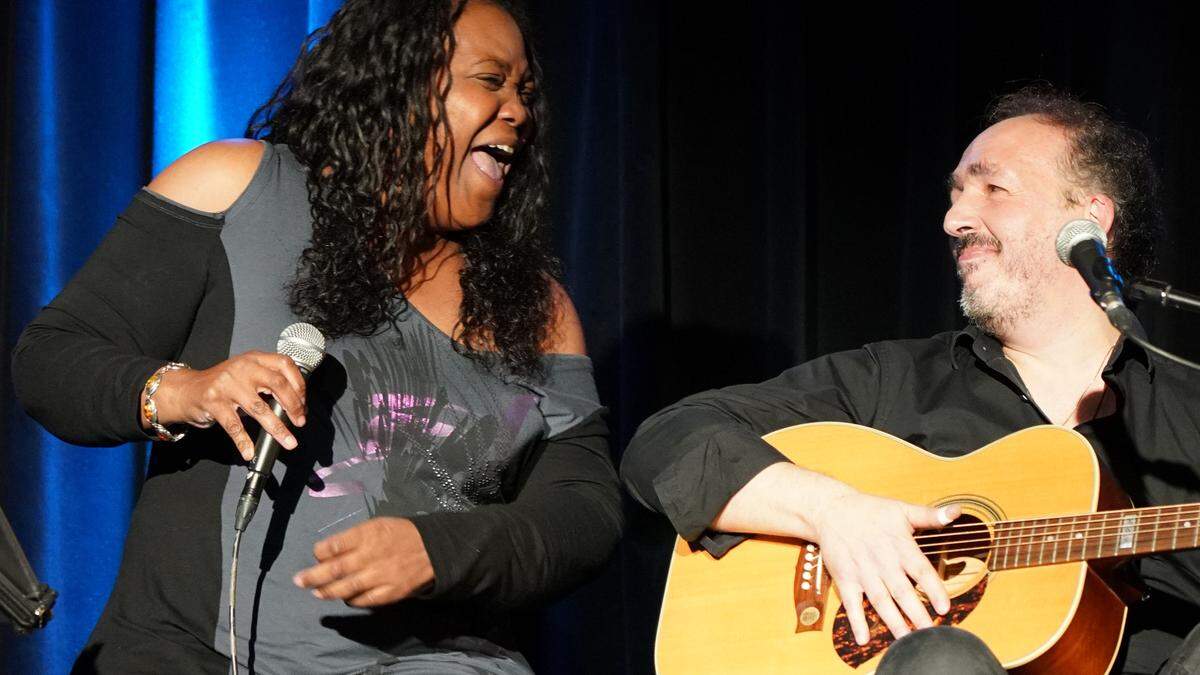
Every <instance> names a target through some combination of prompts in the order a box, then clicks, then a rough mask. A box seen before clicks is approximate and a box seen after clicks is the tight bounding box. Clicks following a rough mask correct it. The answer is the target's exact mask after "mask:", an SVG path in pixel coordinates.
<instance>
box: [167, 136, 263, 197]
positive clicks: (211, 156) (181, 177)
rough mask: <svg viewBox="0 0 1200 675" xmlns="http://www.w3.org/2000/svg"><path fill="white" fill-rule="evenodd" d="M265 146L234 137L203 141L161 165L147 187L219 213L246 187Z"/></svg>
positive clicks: (259, 142)
mask: <svg viewBox="0 0 1200 675" xmlns="http://www.w3.org/2000/svg"><path fill="white" fill-rule="evenodd" d="M265 150H266V148H265V146H264V144H263V142H261V141H256V140H251V139H246V138H234V139H226V140H221V141H213V142H211V143H205V144H204V145H201V146H199V147H197V148H196V149H194V150H192V151H191V152H189V153H187V154H186V155H184V156H182V157H180V158H179V159H177V160H175V161H174V162H172V163H171V165H170V166H168V167H167V168H165V169H163V170H162V171H161V172H160V173H159V174H158V175H157V176H155V177H154V180H152V181H150V184H149V185H147V186H146V189H147V190H149V191H150V192H153V193H154V194H157V195H160V196H162V197H166V198H167V199H169V200H171V201H174V202H177V203H179V204H182V205H184V206H186V207H188V208H192V209H195V210H197V211H204V212H207V213H222V212H224V211H226V210H227V209H228V208H229V207H230V206H232V205H233V203H234V202H235V201H237V198H238V197H240V196H241V194H242V193H243V192H245V191H246V187H247V186H248V185H249V184H250V181H251V179H252V178H253V177H254V174H255V172H256V171H257V170H258V167H259V164H260V163H261V162H262V159H263V154H264V152H265Z"/></svg>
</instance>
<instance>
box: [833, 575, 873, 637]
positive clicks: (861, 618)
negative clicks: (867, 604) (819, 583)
mask: <svg viewBox="0 0 1200 675" xmlns="http://www.w3.org/2000/svg"><path fill="white" fill-rule="evenodd" d="M834 581H835V583H837V589H838V595H839V596H840V597H841V599H842V606H843V607H844V608H845V609H846V620H848V621H849V622H850V632H852V633H854V641H855V642H857V643H858V644H860V645H865V644H867V642H868V639H869V638H870V637H871V631H870V630H868V629H867V617H866V615H865V614H864V612H863V605H862V600H863V594H862V589H861V588H859V586H858V585H857V584H853V583H849V582H845V583H843V582H838V581H837V580H836V579H835V580H834Z"/></svg>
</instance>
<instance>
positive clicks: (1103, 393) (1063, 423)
mask: <svg viewBox="0 0 1200 675" xmlns="http://www.w3.org/2000/svg"><path fill="white" fill-rule="evenodd" d="M1116 348H1117V345H1116V344H1113V346H1112V347H1109V348H1108V351H1107V352H1105V353H1104V358H1103V359H1101V361H1100V368H1099V369H1098V370H1097V371H1096V374H1095V375H1092V377H1091V379H1090V380H1088V381H1087V384H1085V385H1083V391H1081V392H1080V393H1079V398H1077V399H1075V405H1073V406H1071V409H1070V410H1068V411H1067V416H1066V417H1064V418H1063V421H1061V422H1059V423H1058V426H1060V427H1065V426H1066V425H1067V422H1070V421H1071V417H1072V416H1073V415H1074V414H1075V413H1076V412H1078V410H1079V404H1081V403H1083V399H1084V397H1086V396H1087V394H1088V391H1090V390H1091V388H1092V383H1093V382H1095V381H1096V378H1098V377H1100V374H1101V373H1103V372H1104V367H1105V366H1107V365H1108V360H1109V359H1111V358H1112V355H1113V351H1114V350H1116ZM1107 397H1108V385H1107V384H1105V385H1104V389H1103V390H1102V391H1101V392H1100V400H1099V401H1098V402H1097V403H1096V407H1095V408H1093V409H1092V416H1091V417H1089V418H1087V419H1086V420H1085V419H1083V418H1080V420H1079V424H1083V423H1084V422H1091V421H1092V420H1094V419H1096V416H1097V415H1099V414H1100V407H1101V406H1103V405H1104V399H1105V398H1107Z"/></svg>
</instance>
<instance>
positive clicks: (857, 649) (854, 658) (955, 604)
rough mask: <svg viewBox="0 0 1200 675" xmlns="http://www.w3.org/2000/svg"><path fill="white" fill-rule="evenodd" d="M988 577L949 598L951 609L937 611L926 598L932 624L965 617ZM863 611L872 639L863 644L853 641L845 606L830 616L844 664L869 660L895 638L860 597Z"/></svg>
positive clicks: (979, 597)
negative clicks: (942, 612)
mask: <svg viewBox="0 0 1200 675" xmlns="http://www.w3.org/2000/svg"><path fill="white" fill-rule="evenodd" d="M987 581H988V577H987V575H984V576H983V577H982V578H981V579H980V580H979V583H977V584H975V586H973V587H972V588H971V589H970V590H968V591H967V592H966V593H963V594H962V595H959V596H957V597H954V598H951V599H950V611H949V612H946V613H945V614H941V615H939V614H938V613H937V612H935V611H934V610H933V606H932V605H930V604H929V603H928V602H926V603H925V609H926V611H928V612H929V616H930V617H932V618H933V625H935V626H953V625H954V624H957V623H960V622H962V620H963V619H965V618H967V615H968V614H970V613H971V612H972V611H974V609H975V607H976V606H977V605H979V601H980V600H982V599H983V592H984V590H985V589H986V588H987ZM863 611H864V612H865V613H866V617H867V626H868V627H870V629H871V639H870V640H869V641H868V642H867V644H865V645H860V644H858V643H857V642H855V641H854V632H853V631H851V630H850V620H849V619H848V618H847V617H846V608H845V607H844V606H842V607H838V613H837V616H835V617H834V619H833V648H834V650H835V651H837V654H838V656H840V657H841V659H842V661H845V662H846V665H848V666H850V667H851V668H857V667H859V666H861V665H862V664H864V663H866V662H867V661H870V660H871V659H873V658H875V657H876V656H877V655H879V654H880V653H882V652H883V650H885V649H887V648H888V647H890V646H891V644H892V643H893V642H895V638H894V637H892V632H891V631H890V630H888V627H887V625H886V624H884V623H883V620H882V619H880V618H879V614H878V613H877V612H876V611H875V608H874V607H872V606H871V603H870V602H868V601H867V600H866V599H865V598H864V599H863Z"/></svg>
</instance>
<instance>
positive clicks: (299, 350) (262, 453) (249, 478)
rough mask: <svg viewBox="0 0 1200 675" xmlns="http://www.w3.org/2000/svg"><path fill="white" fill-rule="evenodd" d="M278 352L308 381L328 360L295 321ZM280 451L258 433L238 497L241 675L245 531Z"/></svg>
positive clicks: (233, 639)
mask: <svg viewBox="0 0 1200 675" xmlns="http://www.w3.org/2000/svg"><path fill="white" fill-rule="evenodd" d="M275 351H277V352H279V353H280V354H283V355H285V356H287V357H289V358H291V359H292V361H293V362H294V363H295V364H296V367H297V368H299V369H300V374H301V375H303V376H304V378H305V379H306V380H307V379H308V375H309V373H311V372H312V371H313V370H315V369H316V367H317V366H319V365H321V361H323V360H324V359H325V336H324V335H322V334H321V331H319V330H317V329H316V328H315V327H313V326H312V325H310V324H307V323H294V324H292V325H290V326H288V327H287V328H284V329H283V332H282V333H280V334H279V342H277V343H276V345H275ZM271 412H272V413H274V414H275V415H276V416H277V417H279V418H280V420H282V419H283V418H284V413H283V406H282V405H281V404H280V403H279V401H278V400H276V401H274V404H273V405H272V406H271ZM278 454H279V443H278V442H277V441H276V440H275V438H274V437H273V436H271V434H269V433H267V430H266V429H262V430H260V431H259V432H258V441H257V442H256V443H255V444H254V460H253V462H252V463H251V465H250V467H248V471H247V475H246V486H245V487H244V488H243V489H242V495H241V497H240V498H239V499H238V505H237V512H236V513H235V514H234V523H233V551H232V555H231V560H230V563H229V663H230V665H231V666H232V669H233V675H238V658H237V582H238V553H239V551H240V550H241V547H242V532H244V531H245V530H246V527H247V526H249V525H250V520H251V519H252V518H254V513H255V511H257V510H258V501H259V499H260V498H261V497H262V493H263V490H264V489H265V487H266V484H267V481H268V479H269V478H270V475H271V467H272V466H273V465H274V464H275V458H276V456H277V455H278Z"/></svg>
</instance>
